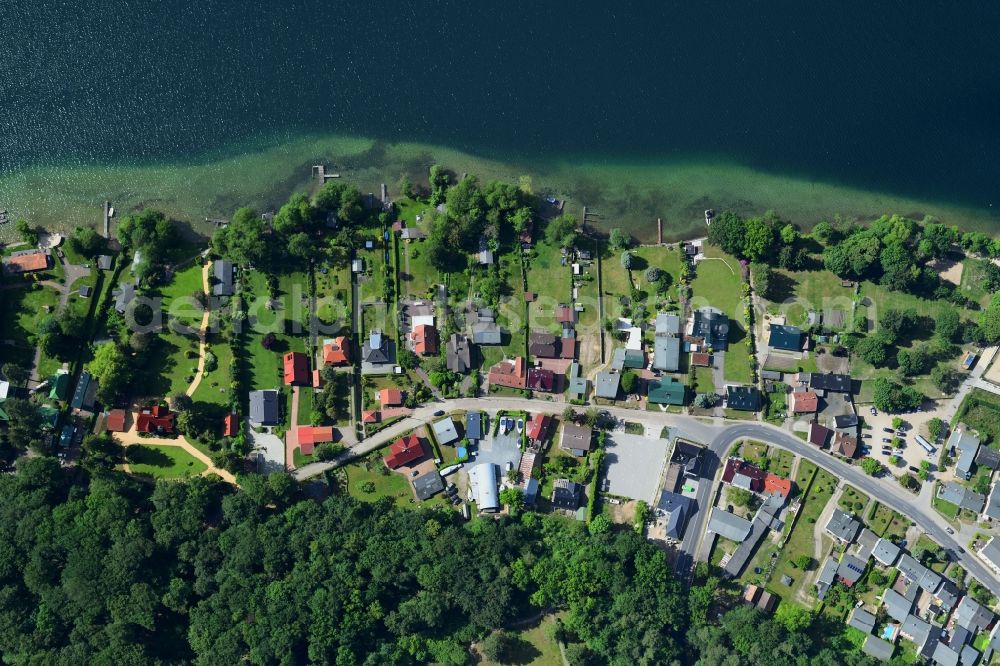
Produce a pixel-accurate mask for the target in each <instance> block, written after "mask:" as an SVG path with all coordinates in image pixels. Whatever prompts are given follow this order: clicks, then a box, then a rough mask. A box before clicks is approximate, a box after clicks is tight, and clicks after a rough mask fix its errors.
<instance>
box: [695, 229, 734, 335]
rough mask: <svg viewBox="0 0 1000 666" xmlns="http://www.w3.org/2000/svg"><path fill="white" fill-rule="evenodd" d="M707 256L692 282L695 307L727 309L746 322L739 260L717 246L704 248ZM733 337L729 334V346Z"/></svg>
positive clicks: (727, 312) (731, 316)
mask: <svg viewBox="0 0 1000 666" xmlns="http://www.w3.org/2000/svg"><path fill="white" fill-rule="evenodd" d="M705 254H706V256H707V257H709V258H707V259H705V260H704V261H700V262H698V266H697V268H696V269H695V270H696V276H695V279H694V280H693V281H692V283H691V300H692V303H691V305H692V307H693V308H700V307H704V306H706V305H709V306H712V307H714V308H718V309H719V310H722V311H723V312H725V313H726V314H727V315H728V316H729V318H730V319H732V320H734V321H736V322H742V321H743V304H742V297H743V279H742V277H741V274H740V270H741V269H740V263H739V262H738V261H737V260H736V259H734V258H733V257H731V256H729V255H727V254H726V253H725V252H723V251H722V250H720V249H719V248H717V247H714V246H711V245H708V246H706V248H705ZM732 342H733V337H732V336H730V345H732Z"/></svg>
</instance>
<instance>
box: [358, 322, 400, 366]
mask: <svg viewBox="0 0 1000 666" xmlns="http://www.w3.org/2000/svg"><path fill="white" fill-rule="evenodd" d="M392 347H393V343H392V342H391V341H390V340H389V338H388V337H386V336H384V335H382V331H381V330H379V329H377V328H376V329H372V330H371V332H370V333H369V334H368V338H367V339H366V340H365V342H364V344H363V345H361V374H375V373H379V372H388V371H391V366H392V363H393V358H394V355H393V349H392Z"/></svg>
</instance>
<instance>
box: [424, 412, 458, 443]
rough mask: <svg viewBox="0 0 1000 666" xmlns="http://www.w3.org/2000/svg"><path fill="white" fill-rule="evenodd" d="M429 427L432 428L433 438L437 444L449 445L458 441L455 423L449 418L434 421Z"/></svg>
mask: <svg viewBox="0 0 1000 666" xmlns="http://www.w3.org/2000/svg"><path fill="white" fill-rule="evenodd" d="M431 427H432V428H434V438H435V439H437V441H438V444H451V443H452V442H454V441H456V440H458V431H457V430H456V429H455V421H454V420H453V419H452V418H451V417H450V416H446V417H444V418H443V419H441V420H440V421H436V422H435V423H434V424H433V425H432V426H431Z"/></svg>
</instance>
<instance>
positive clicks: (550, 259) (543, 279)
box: [528, 243, 573, 335]
mask: <svg viewBox="0 0 1000 666" xmlns="http://www.w3.org/2000/svg"><path fill="white" fill-rule="evenodd" d="M532 255H533V256H532V257H531V258H530V259H529V260H528V289H529V290H530V291H533V292H535V293H536V294H538V298H537V300H536V301H535V302H534V303H532V304H531V305H530V312H529V314H530V317H531V328H532V330H545V331H549V332H550V333H555V334H557V335H558V334H559V333H560V332H561V331H562V325H561V324H559V323H558V322H557V321H556V317H555V315H556V306H557V305H559V304H560V303H563V304H570V303H572V295H573V286H572V278H573V269H572V268H571V267H570V265H569V264H566V265H565V266H564V265H562V255H561V252H560V249H559V248H557V247H553V246H551V245H548V244H546V243H539V244H538V245H536V246H535V248H534V250H533V251H532Z"/></svg>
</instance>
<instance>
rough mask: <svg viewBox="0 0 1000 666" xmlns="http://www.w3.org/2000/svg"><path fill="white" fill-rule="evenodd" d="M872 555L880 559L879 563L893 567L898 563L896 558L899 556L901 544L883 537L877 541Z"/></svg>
mask: <svg viewBox="0 0 1000 666" xmlns="http://www.w3.org/2000/svg"><path fill="white" fill-rule="evenodd" d="M872 556H873V557H874V558H875V559H876V560H878V562H879V564H883V565H885V566H887V567H891V566H892V565H893V564H895V563H896V558H897V557H899V546H897V545H896V544H894V543H893V542H891V541H889V540H888V539H886V538H884V537H883V538H881V539H879V540H878V541H877V542H876V543H875V548H874V549H872Z"/></svg>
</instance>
